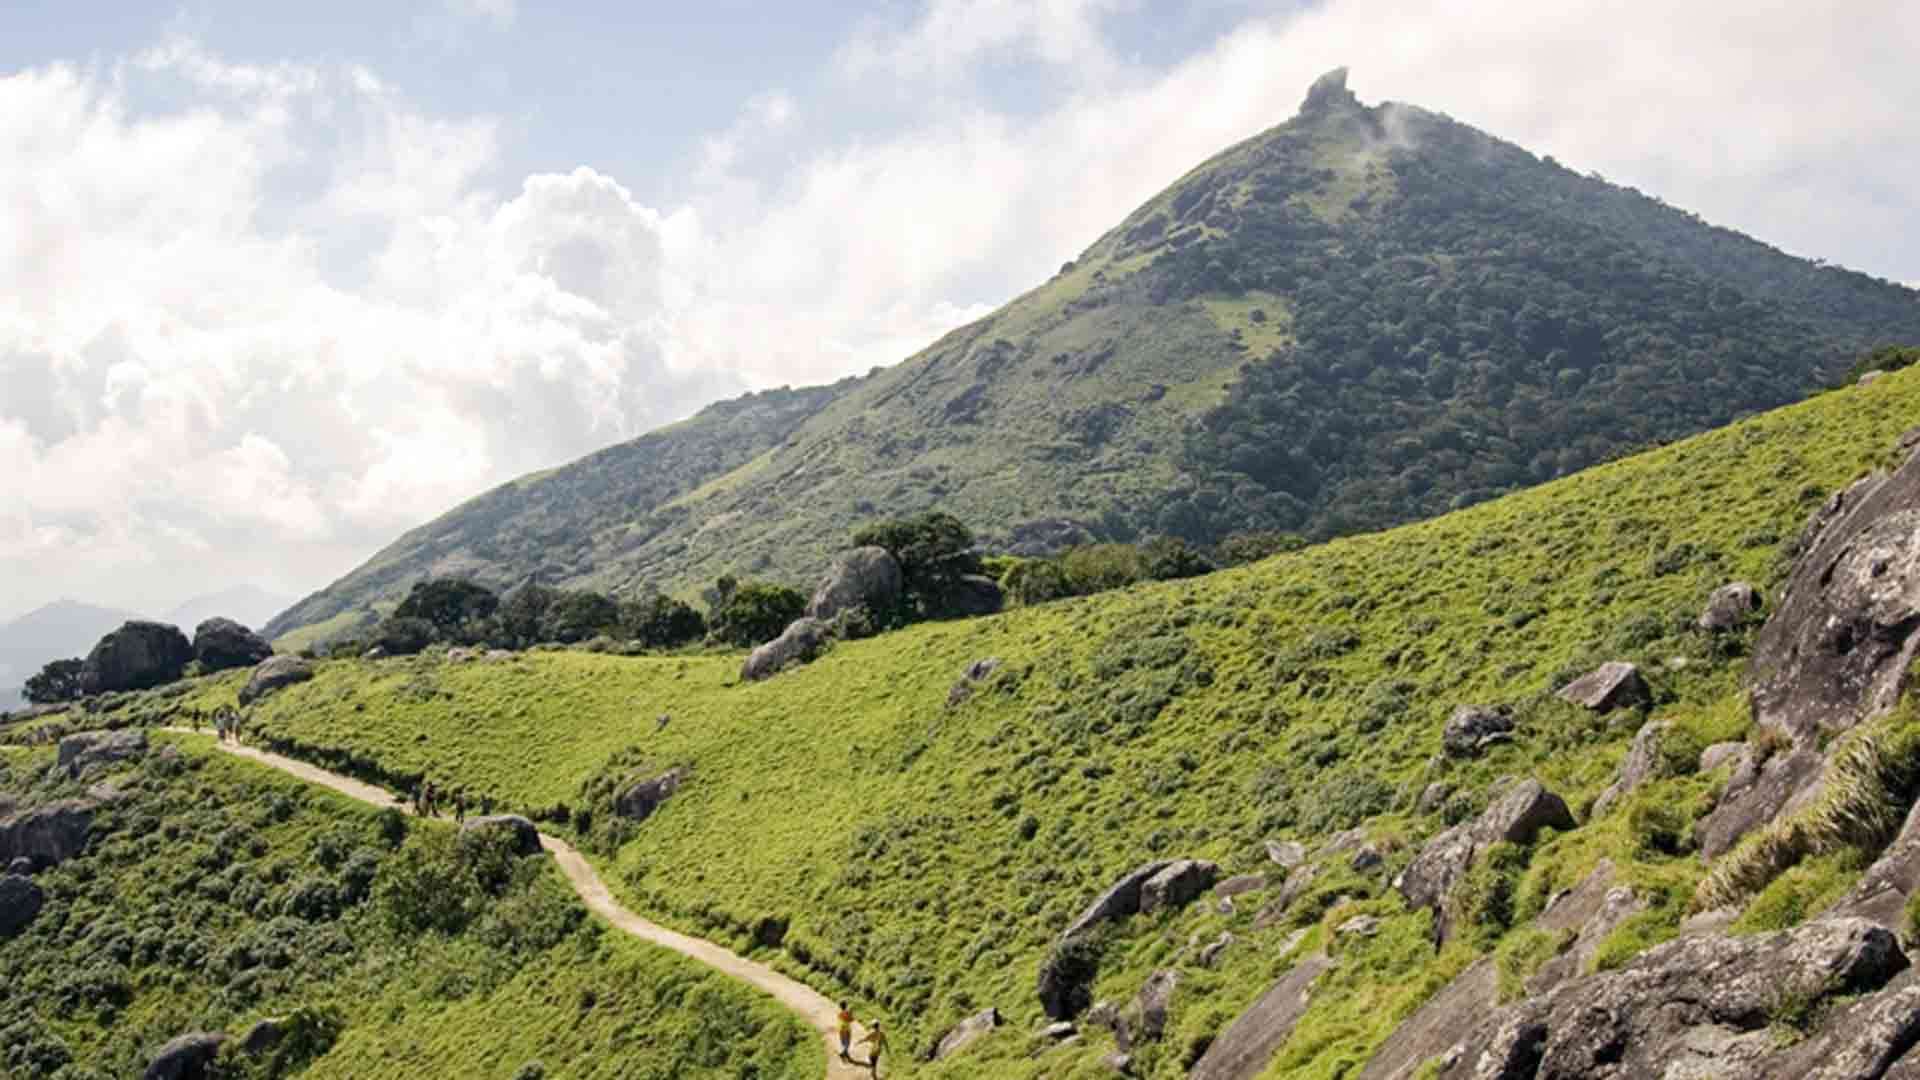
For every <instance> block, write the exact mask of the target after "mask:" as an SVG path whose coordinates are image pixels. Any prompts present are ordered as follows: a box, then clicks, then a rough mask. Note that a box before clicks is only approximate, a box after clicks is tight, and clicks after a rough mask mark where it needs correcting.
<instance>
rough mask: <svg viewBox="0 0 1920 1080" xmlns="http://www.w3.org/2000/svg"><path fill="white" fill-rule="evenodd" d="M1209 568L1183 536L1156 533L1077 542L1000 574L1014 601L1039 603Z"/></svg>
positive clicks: (1184, 575) (1195, 573) (1194, 574)
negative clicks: (1135, 539)
mask: <svg viewBox="0 0 1920 1080" xmlns="http://www.w3.org/2000/svg"><path fill="white" fill-rule="evenodd" d="M1213 569H1214V564H1213V561H1212V560H1210V559H1208V558H1207V557H1206V556H1205V555H1203V554H1201V553H1200V552H1199V551H1196V550H1195V549H1193V548H1192V547H1189V546H1188V545H1187V543H1186V542H1185V541H1183V540H1180V539H1177V538H1174V537H1161V538H1159V539H1155V540H1152V541H1149V542H1148V543H1145V544H1120V543H1110V544H1082V545H1080V546H1078V547H1072V548H1068V549H1067V550H1066V551H1064V552H1062V553H1061V554H1059V555H1056V556H1053V557H1052V558H1044V559H1022V560H1019V561H1017V562H1015V563H1014V564H1013V565H1012V566H1010V567H1009V568H1008V569H1007V570H1006V571H1005V572H1004V573H1003V574H1002V575H1001V578H1000V587H1001V588H1002V589H1004V590H1006V593H1007V598H1008V599H1009V600H1012V601H1013V602H1015V603H1018V604H1040V603H1045V602H1046V601H1048V600H1060V599H1064V598H1066V597H1069V596H1091V595H1092V594H1094V593H1098V592H1106V591H1107V590H1109V589H1124V588H1126V587H1127V586H1129V585H1137V584H1139V583H1140V582H1143V581H1171V580H1174V579H1177V578H1187V577H1197V576H1199V575H1201V574H1206V573H1210V572H1212V571H1213Z"/></svg>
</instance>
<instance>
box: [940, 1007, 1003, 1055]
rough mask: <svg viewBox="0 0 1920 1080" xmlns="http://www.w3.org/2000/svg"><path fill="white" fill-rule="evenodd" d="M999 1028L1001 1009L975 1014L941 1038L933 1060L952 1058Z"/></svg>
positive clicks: (950, 1029)
mask: <svg viewBox="0 0 1920 1080" xmlns="http://www.w3.org/2000/svg"><path fill="white" fill-rule="evenodd" d="M999 1026H1000V1010H999V1009H992V1008H990V1009H987V1010H986V1011H985V1012H980V1013H975V1014H974V1015H972V1016H969V1017H967V1018H966V1019H965V1020H962V1021H960V1022H959V1023H958V1024H955V1025H954V1026H953V1027H951V1028H949V1029H948V1030H947V1033H946V1034H945V1035H942V1036H940V1041H939V1043H937V1044H936V1045H935V1046H934V1048H933V1054H932V1060H934V1061H940V1060H942V1059H944V1058H949V1057H952V1056H953V1055H955V1054H957V1053H959V1052H960V1051H962V1050H965V1049H966V1048H967V1047H969V1046H972V1045H973V1044H974V1043H976V1042H978V1041H980V1039H981V1038H983V1037H985V1036H986V1035H987V1034H988V1033H990V1032H991V1031H993V1029H994V1028H997V1027H999Z"/></svg>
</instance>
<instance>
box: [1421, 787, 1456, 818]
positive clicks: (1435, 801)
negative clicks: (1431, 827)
mask: <svg viewBox="0 0 1920 1080" xmlns="http://www.w3.org/2000/svg"><path fill="white" fill-rule="evenodd" d="M1452 794H1453V785H1452V784H1449V783H1447V782H1446V781H1445V780H1435V781H1434V782H1433V783H1431V784H1428V785H1427V786H1426V787H1424V788H1422V789H1421V790H1420V799H1419V801H1418V802H1416V803H1415V804H1414V807H1413V808H1414V811H1415V812H1417V813H1421V814H1433V813H1438V812H1439V810H1440V808H1441V807H1443V806H1445V805H1447V796H1449V795H1452Z"/></svg>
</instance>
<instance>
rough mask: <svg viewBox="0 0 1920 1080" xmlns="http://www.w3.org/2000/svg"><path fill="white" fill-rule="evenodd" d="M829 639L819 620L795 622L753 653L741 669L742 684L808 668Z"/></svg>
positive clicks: (824, 626) (824, 627) (799, 620)
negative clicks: (802, 666)
mask: <svg viewBox="0 0 1920 1080" xmlns="http://www.w3.org/2000/svg"><path fill="white" fill-rule="evenodd" d="M829 636H830V635H829V634H828V631H827V624H826V623H823V622H821V621H820V620H819V619H810V618H801V619H795V620H794V621H793V622H792V623H791V624H789V625H788V626H787V628H786V629H785V630H783V631H781V633H780V636H779V637H777V638H774V639H773V640H772V641H769V642H767V643H766V644H765V645H762V646H760V647H759V648H757V649H755V650H753V652H752V653H751V654H749V655H748V656H747V662H746V663H745V664H743V665H741V667H740V681H742V682H755V681H758V680H760V679H765V678H770V677H772V676H773V675H776V674H778V673H779V672H780V671H781V669H783V668H786V667H788V666H789V665H793V664H805V663H808V662H810V661H812V660H813V658H814V657H816V656H818V655H820V650H821V649H822V648H824V647H825V646H826V644H827V639H828V637H829Z"/></svg>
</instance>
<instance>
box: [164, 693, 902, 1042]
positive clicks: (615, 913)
mask: <svg viewBox="0 0 1920 1080" xmlns="http://www.w3.org/2000/svg"><path fill="white" fill-rule="evenodd" d="M160 730H162V731H168V732H172V733H174V734H177V735H200V736H201V737H202V738H208V737H210V736H207V735H206V734H205V733H204V732H196V731H193V730H191V729H188V728H182V727H167V728H162V729H160ZM214 745H215V746H216V747H218V748H219V749H220V750H221V751H223V752H225V753H228V754H232V755H233V756H235V757H242V758H246V759H248V760H250V761H255V762H258V763H260V764H262V765H266V766H268V767H270V768H274V769H278V770H280V771H281V772H284V773H287V774H288V775H290V776H295V777H298V778H300V779H302V780H305V781H307V782H308V783H311V784H318V785H320V786H321V787H325V788H330V789H332V790H334V791H337V792H339V793H340V794H342V795H345V796H347V797H348V798H350V799H357V800H359V801H360V802H363V803H368V804H370V805H373V806H378V807H382V808H386V807H392V808H394V809H396V810H399V811H401V812H402V813H405V814H409V815H411V814H412V813H413V807H412V806H411V805H410V804H409V803H408V802H407V801H406V800H404V799H402V798H400V797H399V796H397V795H394V794H393V793H391V792H389V791H387V790H386V789H384V788H378V787H375V786H373V785H372V784H366V783H362V782H360V781H358V780H354V779H352V778H350V777H346V776H341V775H339V774H338V773H331V772H328V771H327V770H325V769H322V768H318V767H317V766H313V765H309V764H307V763H306V762H304V761H296V760H294V759H293V758H290V757H282V756H281V755H279V754H275V753H270V752H268V751H265V750H260V749H256V748H254V747H251V746H246V745H243V744H238V743H229V742H219V741H216V742H215V743H214ZM540 846H541V847H542V848H544V849H546V851H547V853H548V854H550V855H552V856H553V861H554V863H555V864H556V865H558V866H559V867H560V872H561V873H562V874H564V875H566V879H567V882H568V883H569V884H571V885H572V886H573V891H574V892H576V893H578V894H579V896H580V900H581V902H582V903H584V904H586V905H587V908H588V909H589V910H591V911H592V912H593V913H594V914H596V915H599V916H600V917H601V918H603V919H605V920H607V921H608V922H610V923H612V924H613V925H614V927H615V928H616V929H618V930H621V931H623V932H625V933H628V934H631V935H633V936H634V937H637V938H639V939H640V940H642V941H646V942H650V943H652V944H655V945H658V946H660V947H662V948H665V949H671V950H672V951H674V952H677V953H679V954H680V955H682V956H685V957H687V958H689V959H691V960H697V961H699V962H700V963H702V964H705V965H706V966H708V967H710V968H712V969H714V970H715V971H718V972H720V973H721V974H722V975H726V976H728V977H729V978H733V979H738V980H739V981H741V982H743V983H746V984H747V985H748V986H751V987H753V988H754V989H756V990H759V991H761V992H763V993H766V994H770V995H772V996H773V998H774V1000H776V1001H778V1002H779V1003H780V1004H782V1005H785V1006H786V1007H787V1008H789V1009H791V1010H793V1012H794V1013H796V1014H798V1015H799V1017H800V1019H801V1021H802V1022H804V1023H805V1024H806V1025H807V1026H808V1027H810V1028H812V1029H813V1030H814V1031H816V1032H818V1033H819V1035H820V1039H821V1041H822V1042H823V1043H825V1044H826V1048H827V1078H828V1080H854V1078H856V1077H865V1076H868V1075H869V1074H868V1072H867V1069H866V1068H865V1066H856V1065H850V1064H848V1063H846V1062H843V1061H841V1060H840V1039H839V1035H838V1028H837V1025H836V1023H835V1017H836V1016H837V1015H838V1013H839V1009H838V1008H837V1007H835V1005H834V1003H833V1002H831V1001H829V1000H827V998H826V997H825V996H824V995H822V994H821V993H820V992H819V991H817V990H814V989H813V988H812V987H809V986H807V985H806V984H804V983H801V982H798V981H796V980H794V979H790V978H788V977H787V976H785V975H782V974H780V973H779V972H777V971H775V970H773V969H772V968H770V967H768V966H766V965H765V964H760V963H755V962H754V961H752V960H748V959H747V958H746V957H744V956H741V955H739V954H738V953H735V952H733V951H732V950H729V949H725V948H722V947H720V946H719V945H715V944H714V943H713V942H711V941H706V940H703V939H701V938H697V937H689V936H687V935H686V934H682V933H680V932H678V931H675V930H669V929H667V928H666V927H664V926H661V925H660V924H658V923H655V922H651V921H649V920H647V919H643V918H641V917H640V916H638V915H636V914H634V913H633V912H632V911H629V910H628V909H626V908H624V907H622V906H621V905H620V902H619V901H617V900H615V899H614V898H613V894H612V893H611V892H609V891H608V890H607V885H606V882H604V881H601V880H600V875H599V874H597V873H595V872H594V869H593V866H592V864H590V863H588V862H587V860H586V857H585V856H583V855H581V854H580V852H578V851H577V850H575V849H574V847H573V845H571V844H569V843H567V842H566V841H565V840H562V839H560V838H559V837H557V836H548V835H547V834H546V833H541V834H540ZM864 1034H865V1033H864V1031H862V1030H860V1029H858V1028H856V1029H855V1032H854V1039H855V1043H856V1047H857V1044H858V1041H859V1039H860V1038H862V1037H863V1036H864ZM858 1052H859V1051H858V1050H857V1049H856V1053H858Z"/></svg>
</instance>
